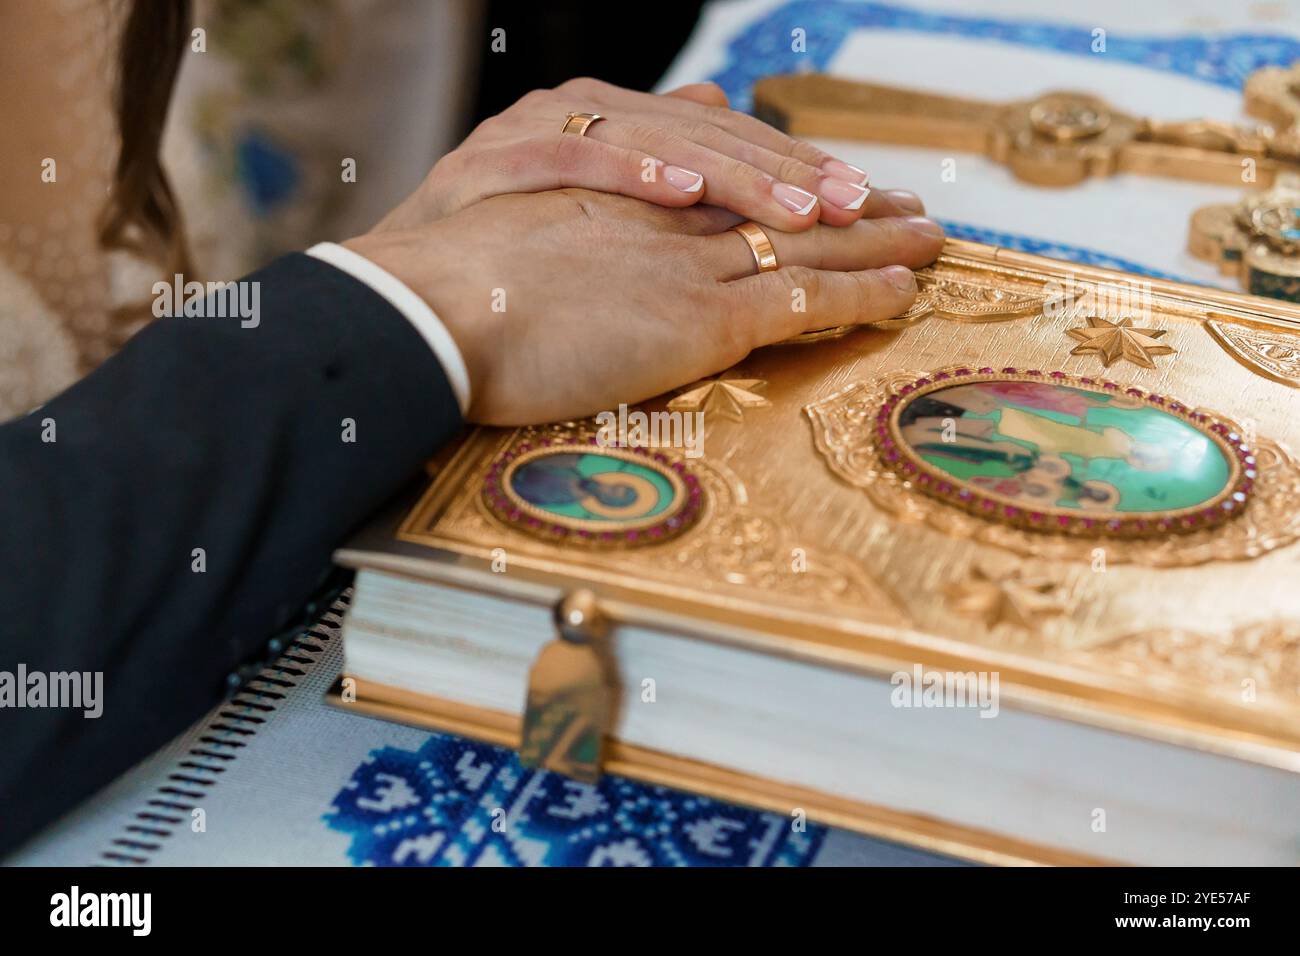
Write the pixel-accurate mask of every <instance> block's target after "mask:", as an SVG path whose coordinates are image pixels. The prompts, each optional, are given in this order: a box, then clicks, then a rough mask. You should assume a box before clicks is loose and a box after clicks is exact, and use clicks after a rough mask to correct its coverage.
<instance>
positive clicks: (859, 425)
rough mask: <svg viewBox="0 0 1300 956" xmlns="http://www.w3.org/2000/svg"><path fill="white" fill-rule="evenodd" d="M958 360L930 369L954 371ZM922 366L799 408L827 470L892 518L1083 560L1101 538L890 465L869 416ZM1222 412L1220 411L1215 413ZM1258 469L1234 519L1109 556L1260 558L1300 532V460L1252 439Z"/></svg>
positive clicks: (1134, 543)
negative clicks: (946, 495)
mask: <svg viewBox="0 0 1300 956" xmlns="http://www.w3.org/2000/svg"><path fill="white" fill-rule="evenodd" d="M957 368H958V367H957V366H953V367H951V368H946V369H934V370H932V372H949V373H950V374H951V373H952V372H955V371H956V370H957ZM921 374H930V373H922V372H913V371H906V372H895V373H892V374H890V375H887V376H884V377H883V378H880V379H876V380H874V381H864V382H856V383H854V384H853V385H850V386H848V387H847V388H845V389H842V390H840V391H838V392H836V393H835V394H833V395H828V396H827V397H825V398H822V399H819V400H818V401H816V402H813V403H811V404H809V405H806V406H805V407H804V412H805V413H806V414H807V415H808V418H809V420H810V422H811V424H812V429H813V441H814V444H815V446H816V448H817V451H818V452H819V453H820V454H821V456H822V458H823V459H824V460H825V462H826V465H827V467H828V468H830V470H831V471H832V472H833V473H834V474H835V475H837V476H838V477H839V478H841V479H842V480H844V481H846V482H847V483H849V484H850V485H853V486H854V487H857V488H861V489H862V490H863V491H864V492H865V493H866V495H867V497H868V498H869V499H870V500H871V501H872V503H873V504H875V505H876V506H877V507H879V508H880V509H881V510H883V511H885V512H887V513H889V514H891V515H893V516H894V517H895V518H897V519H899V520H902V521H907V522H913V523H919V524H924V525H927V526H929V527H931V528H933V529H935V530H936V531H939V532H941V533H943V534H946V535H949V536H951V537H954V538H961V539H969V540H973V541H978V542H981V543H984V544H990V545H994V546H996V547H1000V548H1005V549H1007V550H1008V551H1012V552H1015V553H1017V554H1022V555H1028V556H1032V557H1040V558H1046V559H1049V560H1066V561H1088V560H1089V559H1090V557H1091V554H1092V549H1093V548H1095V547H1096V545H1097V542H1098V541H1099V540H1101V539H1100V538H1096V539H1094V538H1089V537H1087V536H1081V537H1079V536H1076V537H1067V536H1064V535H1055V534H1047V533H1043V532H1041V531H1031V530H1022V529H1019V528H1016V527H1013V526H1009V525H1004V524H999V523H997V522H995V521H990V520H988V519H986V518H982V517H979V516H976V515H971V514H967V513H966V512H964V511H961V510H959V509H958V508H955V507H952V506H951V505H948V504H945V503H944V502H942V501H939V500H935V499H933V498H930V497H928V496H926V495H923V494H921V493H920V492H919V491H917V490H916V489H914V488H913V487H912V482H911V481H910V480H907V479H904V478H902V477H900V476H899V475H898V474H896V473H895V472H894V471H893V470H892V469H891V468H889V467H887V466H886V465H885V463H884V461H883V460H881V458H880V457H879V455H878V454H877V450H876V446H875V443H874V442H873V441H872V439H871V422H872V421H873V420H874V416H875V414H876V412H877V410H878V409H879V407H880V405H881V403H882V402H883V401H884V399H885V396H887V395H888V394H889V393H890V392H891V391H892V390H893V389H894V388H895V387H897V386H900V385H902V384H905V383H907V382H910V381H913V380H914V379H915V378H916V377H917V376H918V375H921ZM1216 417H1218V418H1220V419H1222V418H1223V416H1216ZM1255 458H1256V461H1257V464H1256V466H1255V467H1256V471H1257V473H1258V477H1257V479H1256V481H1255V486H1254V492H1253V495H1252V497H1251V500H1250V503H1249V505H1248V506H1247V507H1246V509H1245V510H1244V511H1243V512H1242V513H1241V514H1240V515H1238V516H1237V517H1236V518H1235V519H1233V520H1232V521H1230V522H1227V523H1225V524H1223V525H1221V526H1219V527H1216V528H1212V529H1206V530H1203V531H1192V532H1184V533H1181V534H1170V535H1167V536H1165V537H1155V538H1148V539H1111V540H1107V541H1106V555H1107V560H1108V561H1110V562H1112V563H1117V562H1120V563H1124V562H1132V563H1138V564H1143V565H1147V566H1150V567H1189V566H1193V565H1198V564H1204V563H1205V562H1208V561H1238V560H1243V559H1247V558H1253V557H1258V556H1259V555H1261V554H1265V553H1267V552H1269V551H1273V550H1275V549H1277V548H1280V547H1284V546H1285V545H1288V544H1291V543H1292V542H1294V541H1296V540H1298V539H1300V508H1297V507H1296V506H1295V502H1296V501H1298V500H1300V462H1298V461H1297V460H1296V458H1295V457H1294V456H1293V455H1292V454H1291V452H1290V451H1289V450H1288V449H1287V448H1286V447H1285V446H1284V445H1282V444H1281V443H1279V442H1274V441H1270V440H1269V439H1266V438H1257V439H1256V441H1255Z"/></svg>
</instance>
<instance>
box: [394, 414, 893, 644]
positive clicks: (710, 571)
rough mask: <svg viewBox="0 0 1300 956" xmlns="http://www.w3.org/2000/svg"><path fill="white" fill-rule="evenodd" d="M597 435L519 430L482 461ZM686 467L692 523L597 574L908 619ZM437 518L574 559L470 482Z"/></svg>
mask: <svg viewBox="0 0 1300 956" xmlns="http://www.w3.org/2000/svg"><path fill="white" fill-rule="evenodd" d="M599 431H600V429H599V426H598V425H597V424H596V423H595V422H594V421H593V420H591V419H586V420H581V421H567V422H557V423H552V424H548V425H538V426H529V427H525V428H520V429H517V430H515V431H514V432H512V433H510V435H509V436H508V437H506V438H505V439H504V440H503V441H502V442H500V443H499V444H498V445H497V446H496V447H495V448H494V450H493V451H492V454H491V455H490V456H489V457H488V460H489V461H490V460H492V459H494V458H495V457H496V456H498V455H499V454H501V453H502V452H504V451H507V450H508V449H510V448H511V447H518V446H519V445H520V444H523V443H527V444H529V445H532V446H534V447H536V446H537V445H538V444H539V443H541V442H544V441H550V442H553V443H560V444H569V443H579V444H585V443H589V442H590V441H591V440H592V439H593V438H594V437H595V436H596V435H597V434H598V432H599ZM662 451H663V452H664V453H665V454H666V455H667V456H669V457H670V458H671V459H675V458H676V457H677V456H678V455H680V454H681V451H680V450H674V449H663V450H662ZM690 464H691V468H692V469H693V471H694V473H695V474H696V475H698V478H699V482H700V485H701V487H702V488H703V490H704V494H703V500H704V506H703V512H702V514H701V515H700V517H699V519H698V521H697V522H696V523H695V525H694V526H693V527H691V528H690V529H689V530H687V531H685V532H683V533H682V534H681V536H680V537H677V538H673V539H671V540H667V541H663V542H659V543H647V544H646V545H645V546H644V547H639V548H636V549H627V550H621V551H614V552H608V553H604V554H602V555H601V556H600V558H599V560H600V562H601V568H602V570H604V571H609V572H614V573H621V572H625V573H630V574H636V575H638V576H640V577H647V576H650V577H655V578H657V579H660V580H662V582H663V583H665V584H669V585H671V584H672V583H674V582H682V583H685V582H689V583H690V585H691V586H692V587H699V586H701V585H702V586H704V587H706V588H709V589H716V590H717V592H718V593H719V594H720V595H725V594H726V592H728V591H730V590H734V591H735V593H736V594H738V595H743V596H746V597H752V596H753V595H755V594H767V595H772V596H774V597H776V598H790V599H795V600H800V601H811V602H814V603H817V604H821V605H849V606H856V607H863V606H866V607H871V608H873V609H874V610H877V611H879V612H880V613H881V616H882V617H883V618H887V619H889V620H891V622H893V623H895V624H898V625H899V626H903V625H906V624H909V623H910V621H909V618H908V617H907V615H906V614H905V613H904V611H903V610H902V606H901V604H900V603H899V601H898V600H897V599H896V598H895V597H894V595H893V594H891V593H890V592H889V591H888V590H887V589H886V588H885V586H884V585H882V584H880V583H878V582H877V581H876V580H875V579H874V578H873V577H872V576H870V574H869V573H868V572H867V570H866V569H865V568H864V567H863V566H862V565H861V564H860V563H858V562H856V561H854V560H853V559H852V558H850V557H849V556H847V555H845V554H843V553H842V552H839V551H836V550H834V549H832V548H826V547H818V548H812V547H809V546H808V544H807V542H806V541H805V540H803V539H801V538H800V537H799V536H798V535H797V534H795V532H794V531H793V530H792V529H791V527H790V526H789V525H788V524H787V523H786V522H784V521H783V520H782V519H781V518H780V516H778V515H774V514H769V513H766V512H764V511H762V510H761V509H760V508H759V507H758V506H757V505H755V504H754V503H753V502H751V501H750V500H749V497H748V492H747V491H746V489H745V486H744V484H743V483H742V482H741V481H740V479H739V478H738V477H737V476H736V475H735V474H734V473H732V472H731V471H730V470H729V469H728V468H727V467H726V466H725V464H723V463H722V462H719V461H714V460H710V459H708V458H697V459H694V460H692V461H691V463H690ZM482 467H484V468H485V467H486V465H484V466H482ZM436 524H437V528H436V535H438V536H441V535H450V536H452V537H455V538H459V539H462V540H469V541H491V540H497V539H501V536H502V535H503V534H504V535H509V536H510V537H509V539H508V540H509V542H510V549H511V551H512V553H516V554H519V555H523V554H528V555H532V556H534V557H538V558H542V559H546V558H551V557H558V556H560V555H561V554H563V555H564V556H565V557H568V558H572V559H575V560H576V559H578V557H577V556H578V555H579V554H580V553H581V552H578V551H577V549H572V548H568V547H566V546H564V545H560V544H555V543H551V542H545V541H538V540H535V539H533V538H531V536H529V535H525V534H524V533H523V532H521V531H519V530H517V529H515V528H512V527H511V526H510V525H509V524H507V523H503V522H502V521H500V520H499V519H498V518H497V517H496V516H495V515H493V514H492V512H491V509H489V508H488V507H487V506H486V505H484V503H483V501H482V497H481V495H480V494H479V493H478V489H477V485H476V483H475V482H474V481H471V482H469V483H468V484H467V485H466V486H465V487H464V488H463V489H461V490H459V491H458V492H457V494H456V496H455V497H454V499H453V500H452V501H451V503H450V504H449V506H448V508H447V509H446V511H445V512H444V513H443V514H441V515H439V516H437V518H436ZM434 531H435V529H434V528H432V527H428V526H424V527H416V526H410V527H407V528H405V529H404V532H403V537H404V538H406V539H408V540H414V541H420V540H424V539H425V538H426V537H428V538H430V539H432V538H433V537H435V533H434ZM502 540H503V541H504V540H505V539H502ZM430 543H433V541H432V540H430ZM638 554H647V555H649V554H653V555H654V562H653V565H652V566H651V567H648V566H647V565H646V563H645V562H644V561H640V560H638Z"/></svg>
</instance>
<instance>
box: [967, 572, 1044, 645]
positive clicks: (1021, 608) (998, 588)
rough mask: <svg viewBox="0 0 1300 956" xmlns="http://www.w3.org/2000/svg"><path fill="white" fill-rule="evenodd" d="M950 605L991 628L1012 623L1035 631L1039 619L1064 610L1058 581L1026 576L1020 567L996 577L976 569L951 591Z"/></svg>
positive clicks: (1014, 625) (1013, 625)
mask: <svg viewBox="0 0 1300 956" xmlns="http://www.w3.org/2000/svg"><path fill="white" fill-rule="evenodd" d="M948 603H949V604H950V605H951V607H952V609H953V610H954V611H956V612H957V613H958V614H960V615H962V616H963V617H973V618H978V619H979V620H981V621H983V622H984V626H985V627H988V628H993V627H996V626H997V625H999V624H1010V625H1011V626H1012V627H1018V628H1022V629H1024V630H1034V629H1036V628H1037V626H1038V620H1039V618H1040V617H1043V616H1045V615H1053V614H1061V613H1063V612H1064V611H1065V602H1064V601H1063V600H1062V598H1061V593H1060V587H1059V586H1058V585H1057V583H1056V582H1055V581H1053V580H1051V579H1050V578H1046V577H1036V576H1028V575H1024V574H1022V573H1021V571H1020V569H1019V568H1016V569H1014V570H1012V571H1009V572H1007V573H1005V574H993V573H990V572H988V571H986V570H984V569H983V568H981V567H978V566H976V567H974V568H972V569H971V573H970V577H968V578H967V579H966V580H965V581H962V582H960V583H959V584H955V585H953V586H952V587H951V588H950V589H949V590H948Z"/></svg>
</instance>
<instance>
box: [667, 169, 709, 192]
mask: <svg viewBox="0 0 1300 956" xmlns="http://www.w3.org/2000/svg"><path fill="white" fill-rule="evenodd" d="M664 179H666V180H668V185H669V186H672V187H674V188H675V189H680V190H681V191H682V192H684V193H697V192H699V191H700V190H701V189H703V188H704V174H703V173H697V172H695V171H694V170H690V169H682V167H680V166H665V167H664Z"/></svg>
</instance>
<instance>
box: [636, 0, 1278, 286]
mask: <svg viewBox="0 0 1300 956" xmlns="http://www.w3.org/2000/svg"><path fill="white" fill-rule="evenodd" d="M797 31H802V34H798V33H797ZM1099 31H1100V32H1099ZM799 39H802V52H797V51H796V50H793V49H792V46H795V45H796V40H799ZM1099 41H1104V50H1101V51H1098V50H1096V49H1095V48H1097V47H1100V46H1101V43H1100V42H1099ZM1293 60H1300V9H1297V7H1296V6H1295V5H1293V4H1283V3H1221V2H1216V0H1144V2H1142V3H1132V2H1128V0H1090V2H1087V3H1084V2H1078V0H1075V2H1058V3H1052V4H1044V3H1041V2H1035V0H992V2H989V0H984V2H971V0H909V2H906V3H870V2H859V0H787V2H780V0H739V2H728V3H714V4H711V5H710V6H709V8H708V9H707V11H706V14H705V16H704V17H703V18H702V20H701V23H700V26H699V28H698V29H697V30H696V32H695V35H694V36H693V37H692V40H691V42H690V44H688V46H687V47H686V48H685V49H684V50H683V51H682V53H681V55H680V56H679V57H678V58H677V60H676V62H675V63H674V64H673V66H672V68H671V69H670V70H669V71H668V73H667V75H666V76H665V77H664V79H663V81H662V82H661V84H660V87H659V88H660V90H668V89H672V88H673V87H675V86H679V85H681V84H683V83H692V82H699V81H701V80H714V81H716V82H718V83H720V84H721V85H722V87H723V88H724V89H725V90H726V91H727V93H728V94H729V95H730V96H731V97H732V102H733V104H734V105H736V106H738V107H743V108H747V107H748V106H749V102H750V100H749V92H750V90H751V88H752V86H753V83H754V81H755V80H757V79H758V78H760V77H762V76H767V75H771V74H776V73H794V72H799V71H802V70H817V71H823V72H829V73H832V74H835V75H837V76H843V77H847V78H851V79H859V80H868V81H871V82H876V83H889V84H896V85H899V86H906V87H911V88H913V89H921V90H926V91H929V92H934V93H947V94H949V95H955V96H963V97H970V98H975V99H989V100H1006V99H1020V98H1025V97H1029V96H1034V95H1036V94H1038V93H1043V92H1047V91H1049V90H1080V91H1085V92H1090V93H1094V94H1096V95H1099V96H1101V97H1102V98H1104V99H1106V100H1107V101H1108V102H1110V103H1111V105H1113V106H1114V107H1116V108H1117V109H1121V110H1123V111H1125V112H1128V113H1133V114H1137V115H1139V116H1151V117H1157V118H1163V119H1169V120H1177V119H1192V118H1203V117H1208V118H1212V119H1220V120H1226V121H1232V122H1246V123H1251V124H1254V123H1257V122H1258V120H1252V119H1250V118H1249V117H1247V116H1246V115H1245V113H1244V112H1243V111H1242V100H1241V87H1242V83H1243V81H1244V79H1245V77H1246V76H1247V75H1249V74H1250V73H1251V72H1253V71H1254V70H1255V69H1258V68H1259V67H1263V66H1289V65H1290V64H1291V62H1292V61H1293ZM818 145H819V146H822V147H823V148H825V149H826V150H827V151H829V152H831V153H832V155H836V156H838V157H840V158H841V159H843V160H845V161H846V162H850V163H853V164H854V165H856V166H859V167H861V168H863V169H866V170H867V172H868V174H869V175H870V181H871V183H872V185H873V186H880V187H886V188H890V187H894V188H906V189H911V190H913V191H915V192H917V193H919V194H920V195H921V196H922V197H923V198H924V199H925V202H926V205H927V208H928V212H929V213H930V214H931V215H933V216H935V217H936V218H938V219H940V220H942V221H943V222H944V224H945V225H947V226H949V227H950V228H949V234H950V235H953V236H956V237H959V238H967V239H975V240H979V241H983V242H990V243H996V244H1000V245H1007V246H1010V247H1012V248H1018V249H1022V250H1024V251H1028V252H1037V253H1041V254H1043V255H1049V256H1053V257H1056V258H1062V259H1071V260H1074V261H1080V262H1086V263H1090V264H1095V265H1104V266H1113V267H1118V268H1126V269H1129V270H1131V271H1138V272H1146V273H1149V274H1157V275H1163V276H1171V277H1176V278H1180V279H1185V280H1189V281H1193V282H1199V283H1203V284H1206V285H1219V286H1223V287H1225V288H1233V285H1232V283H1231V281H1230V280H1227V279H1224V278H1223V277H1221V276H1220V275H1219V274H1218V272H1217V270H1216V269H1215V268H1214V267H1213V266H1211V265H1209V264H1207V263H1205V262H1202V261H1200V260H1198V259H1194V258H1192V256H1191V255H1190V254H1189V253H1187V251H1186V245H1187V224H1188V217H1189V216H1190V215H1191V213H1192V211H1193V210H1194V209H1196V208H1197V207H1198V206H1202V205H1206V204H1208V203H1215V202H1231V201H1234V200H1236V199H1237V198H1239V197H1240V195H1241V194H1242V192H1243V189H1244V187H1243V189H1236V188H1232V187H1225V186H1213V185H1205V184H1200V183H1188V182H1180V181H1177V180H1170V179H1159V178H1156V177H1149V176H1133V175H1123V176H1115V177H1112V178H1108V179H1093V180H1089V181H1087V182H1085V183H1083V184H1081V185H1078V186H1074V187H1067V188H1062V189H1054V188H1046V187H1039V186H1032V185H1029V184H1027V183H1024V182H1021V181H1020V180H1017V179H1016V178H1015V177H1014V176H1013V175H1012V174H1011V172H1010V171H1009V170H1008V169H1006V168H1005V167H1003V166H1001V165H999V164H997V163H994V162H992V161H991V160H987V159H983V158H981V157H976V156H973V155H967V154H961V153H955V152H952V151H946V150H938V149H920V148H910V147H901V146H888V145H881V144H864V143H855V142H846V141H837V140H819V141H818ZM948 159H952V160H955V173H956V178H955V179H952V180H951V181H949V180H948V179H945V177H944V176H943V170H944V161H945V160H948Z"/></svg>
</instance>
